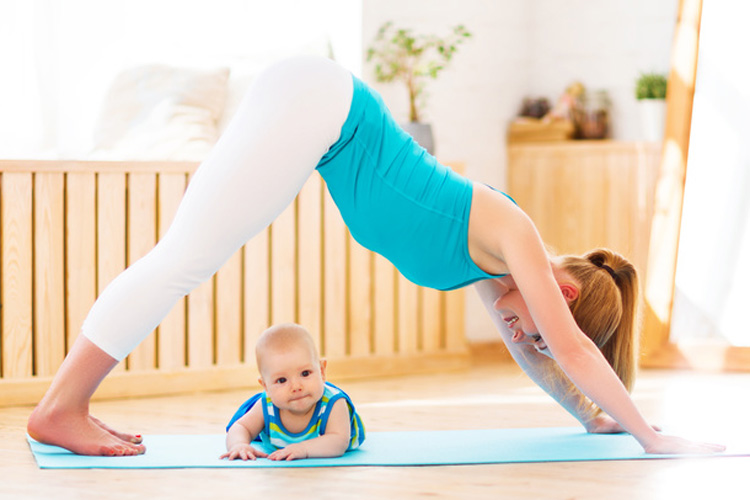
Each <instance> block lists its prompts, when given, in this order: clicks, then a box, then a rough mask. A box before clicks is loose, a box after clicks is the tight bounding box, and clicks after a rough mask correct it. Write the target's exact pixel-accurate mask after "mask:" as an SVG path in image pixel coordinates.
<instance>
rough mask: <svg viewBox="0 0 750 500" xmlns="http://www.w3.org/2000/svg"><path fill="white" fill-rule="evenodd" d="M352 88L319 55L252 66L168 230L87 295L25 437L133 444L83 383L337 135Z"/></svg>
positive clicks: (276, 204) (210, 264)
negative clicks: (72, 339) (97, 292)
mask: <svg viewBox="0 0 750 500" xmlns="http://www.w3.org/2000/svg"><path fill="white" fill-rule="evenodd" d="M352 92H353V87H352V80H351V75H350V74H349V73H348V72H347V71H345V70H344V69H343V68H341V67H339V66H337V65H335V64H334V63H332V62H331V61H328V60H325V59H319V58H295V59H291V60H289V61H285V62H282V63H280V64H278V65H275V66H273V67H272V68H271V69H270V70H268V71H266V72H264V73H263V74H262V75H260V76H259V77H258V79H257V80H256V82H255V83H254V84H253V86H252V88H251V89H250V91H249V92H248V95H247V96H246V97H245V99H244V101H243V103H242V105H241V107H240V109H239V111H238V113H237V115H236V117H235V118H234V119H233V120H232V122H231V123H230V125H229V127H228V129H227V131H226V132H225V133H224V135H223V136H222V137H221V139H220V140H219V142H218V143H217V144H216V147H215V148H214V149H213V151H212V152H211V154H210V155H209V157H208V158H207V159H206V160H205V161H204V162H203V164H202V165H201V166H200V168H199V169H198V171H197V172H196V173H195V175H194V176H193V179H192V181H191V182H190V185H189V187H188V189H187V191H186V193H185V196H184V198H183V200H182V202H181V204H180V207H179V209H178V210H177V214H176V215H175V219H174V221H173V223H172V225H171V226H170V228H169V231H167V233H166V234H165V235H164V237H163V238H162V240H161V241H160V242H159V243H158V244H157V245H156V247H154V249H153V250H152V251H151V252H149V253H148V254H147V255H146V256H144V257H143V258H142V259H140V260H139V261H137V262H136V263H134V264H133V265H132V266H130V267H129V268H128V269H126V270H125V271H124V272H123V273H122V274H120V275H119V276H118V277H117V278H116V279H115V280H114V281H113V282H112V283H111V284H110V285H109V286H108V287H107V288H106V289H105V290H104V292H103V293H102V294H101V296H100V297H99V298H98V299H97V301H96V303H95V304H94V306H93V307H92V309H91V311H90V312H89V315H88V317H87V318H86V321H85V322H84V325H83V328H82V333H83V336H82V337H83V338H79V339H78V340H77V341H76V343H75V344H74V346H73V348H72V350H71V352H70V353H69V354H68V357H67V359H66V360H65V362H64V363H63V366H62V367H61V369H60V371H59V372H58V374H57V375H56V377H55V380H54V382H53V384H52V386H51V387H50V389H49V391H48V393H47V394H46V395H45V397H44V398H43V399H42V401H41V402H40V404H39V406H38V407H37V409H36V410H35V411H34V413H33V414H32V416H31V418H30V419H29V425H28V430H29V434H30V435H31V436H32V437H34V438H36V439H38V440H40V441H43V442H46V443H50V444H58V445H61V446H63V447H65V448H68V449H71V450H72V451H75V452H77V453H83V454H101V453H104V454H112V453H114V454H132V453H139V452H142V447H138V446H136V445H134V444H133V442H132V441H137V439H135V438H134V437H131V436H129V435H126V434H118V433H113V432H109V429H105V428H104V427H103V424H101V425H100V424H99V423H98V421H95V420H92V418H91V417H90V416H89V414H88V402H89V399H90V398H91V395H92V394H93V392H94V390H96V387H98V385H99V383H100V382H101V380H102V379H103V378H104V377H105V376H106V374H107V373H109V371H110V370H111V369H112V368H113V367H114V366H115V365H116V364H117V361H119V360H121V359H123V358H124V357H125V356H127V355H128V353H130V351H132V350H133V349H134V348H135V347H136V346H137V345H138V344H139V343H140V342H141V341H142V340H143V339H144V338H145V337H146V336H147V335H148V334H149V332H151V331H152V330H153V329H154V328H155V327H156V326H157V325H158V324H159V323H160V322H161V320H162V319H163V318H164V316H166V314H167V313H168V312H169V310H170V309H171V308H172V306H173V305H174V303H175V302H176V301H177V300H178V299H179V298H180V297H183V296H184V295H186V294H187V293H189V292H190V291H191V290H192V289H193V288H195V287H196V286H197V285H199V284H200V283H202V282H203V281H205V280H207V279H208V278H209V277H210V276H211V275H213V274H214V273H215V272H216V271H217V270H218V269H219V267H221V265H222V264H223V263H224V262H225V261H226V260H227V259H228V258H229V257H231V256H232V255H233V254H234V253H235V252H236V251H237V250H238V249H239V248H240V247H241V246H242V245H243V244H244V243H245V242H246V241H247V240H248V239H250V238H252V237H253V236H254V235H255V234H257V233H258V232H260V231H261V230H262V229H263V228H265V227H266V226H267V225H268V224H270V223H271V222H272V221H273V220H274V219H275V218H276V217H277V216H278V215H279V214H280V213H281V212H282V211H283V210H284V209H285V208H286V206H287V205H288V204H289V203H290V202H291V201H292V200H293V199H294V197H295V196H296V195H297V193H298V192H299V190H300V189H301V188H302V186H303V185H304V183H305V181H306V180H307V178H308V177H309V176H310V174H311V173H312V172H313V170H314V169H315V167H316V166H317V164H318V162H319V161H320V158H321V157H322V156H323V155H324V154H325V153H326V151H327V150H328V149H329V147H330V146H331V145H333V144H334V143H335V141H336V140H337V139H338V137H339V134H340V132H341V127H342V125H343V124H344V122H345V120H346V117H347V114H348V112H349V106H350V104H351V97H352ZM53 416H54V417H55V418H52V417H53ZM92 423H93V424H96V425H92ZM97 428H98V429H97ZM103 429H104V430H106V431H107V432H102V430H103ZM105 434H106V436H105ZM118 436H119V437H118ZM123 437H124V438H125V439H121V438H123ZM113 439H114V441H113Z"/></svg>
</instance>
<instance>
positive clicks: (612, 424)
mask: <svg viewBox="0 0 750 500" xmlns="http://www.w3.org/2000/svg"><path fill="white" fill-rule="evenodd" d="M585 427H586V432H589V433H591V434H619V433H621V432H625V429H623V428H622V426H621V425H620V424H618V423H617V421H616V420H615V419H614V418H612V417H610V416H609V415H607V414H606V413H599V414H598V415H597V416H595V417H594V418H592V419H591V420H589V421H588V422H586V424H585ZM651 428H652V429H654V430H655V431H657V432H658V431H661V428H660V427H659V426H658V425H652V426H651Z"/></svg>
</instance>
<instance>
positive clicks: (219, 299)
mask: <svg viewBox="0 0 750 500" xmlns="http://www.w3.org/2000/svg"><path fill="white" fill-rule="evenodd" d="M241 308H242V250H239V251H237V252H235V254H234V255H232V256H231V257H230V258H229V260H228V261H227V262H226V263H224V265H223V266H222V267H221V269H219V271H218V272H217V273H216V363H217V364H218V365H231V364H236V363H239V362H240V359H241V357H242V310H241Z"/></svg>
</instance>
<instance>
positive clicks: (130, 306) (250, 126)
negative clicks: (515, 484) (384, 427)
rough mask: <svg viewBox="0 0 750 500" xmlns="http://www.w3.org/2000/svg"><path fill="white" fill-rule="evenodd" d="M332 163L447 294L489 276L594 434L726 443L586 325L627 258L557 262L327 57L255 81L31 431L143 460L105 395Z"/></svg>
mask: <svg viewBox="0 0 750 500" xmlns="http://www.w3.org/2000/svg"><path fill="white" fill-rule="evenodd" d="M316 169H317V170H318V172H319V173H320V174H321V175H322V176H323V178H324V179H325V181H326V185H327V187H328V189H329V191H330V193H331V196H332V197H333V199H334V201H335V203H336V205H337V206H338V208H339V210H340V211H341V214H342V216H343V218H344V221H345V222H346V224H347V226H348V227H349V230H350V231H351V233H352V235H353V236H354V237H355V238H356V239H357V240H358V241H359V242H360V243H362V244H363V245H364V246H365V247H367V248H370V249H371V250H373V251H376V252H379V253H380V254H382V255H384V256H385V257H387V258H388V259H389V260H391V262H393V263H394V265H395V266H396V267H397V268H398V269H399V270H400V271H401V273H402V274H403V275H404V276H406V277H407V278H409V279H410V280H412V281H414V282H415V283H417V284H419V285H423V286H429V287H433V288H437V289H442V290H447V289H451V288H457V287H461V286H467V285H468V284H471V283H477V288H478V289H479V292H480V294H481V296H482V298H483V300H484V302H485V304H486V305H487V308H488V310H489V311H490V314H491V315H492V317H493V319H494V320H495V323H496V324H497V325H498V329H499V330H500V332H501V334H502V335H503V338H504V340H505V341H506V343H508V345H509V346H510V348H511V350H512V352H513V353H514V356H515V357H516V359H517V360H519V363H521V366H522V367H523V368H524V369H525V370H526V371H527V372H528V373H529V374H530V375H531V376H532V378H534V380H536V381H537V382H538V383H539V384H540V385H542V387H544V388H545V389H547V390H548V391H549V392H550V393H551V394H552V395H553V396H554V397H556V398H557V399H558V401H560V402H561V404H563V406H565V407H566V408H567V409H568V410H569V411H572V412H573V413H574V414H575V415H576V416H577V417H578V418H579V419H581V421H582V422H584V423H585V424H586V425H587V428H589V429H591V430H594V431H607V430H619V427H618V424H619V426H621V427H622V429H624V430H625V431H627V432H630V433H631V434H633V436H635V437H636V439H638V441H639V442H640V443H641V444H642V445H643V447H644V449H645V450H646V451H648V452H653V453H680V452H691V451H692V452H711V451H717V450H720V449H722V447H720V446H714V445H707V444H697V443H690V442H687V441H684V440H681V439H679V438H675V437H668V436H662V435H660V434H657V433H656V432H655V431H654V430H653V429H652V428H651V427H650V426H649V425H648V424H647V423H646V422H645V421H644V419H643V417H642V416H641V415H640V414H639V413H638V410H637V409H636V408H635V405H634V404H633V402H632V401H631V399H630V397H629V395H628V392H627V390H626V388H625V387H624V386H623V384H622V382H621V381H620V380H619V379H618V377H617V375H616V374H615V372H614V371H613V370H612V368H611V367H610V364H609V363H608V362H607V360H606V359H605V358H604V356H603V355H602V353H601V352H600V351H599V349H598V348H597V346H596V345H595V344H594V342H592V341H591V340H590V339H589V338H588V337H587V336H586V335H585V334H584V333H583V332H582V331H581V329H580V328H579V326H578V324H576V321H575V320H574V318H573V316H572V314H571V309H570V308H569V305H568V302H570V304H573V303H574V302H577V303H578V302H580V303H581V304H582V305H584V306H585V305H586V304H583V303H584V302H586V300H584V299H585V297H591V296H593V297H599V296H600V295H601V294H609V295H613V294H614V296H618V294H619V293H620V292H617V289H618V288H617V286H615V279H616V278H615V277H616V276H617V273H618V272H619V270H615V269H614V264H612V263H609V261H607V262H604V261H603V260H602V261H600V262H599V261H597V262H598V263H599V264H600V266H596V265H595V264H594V263H592V262H593V261H592V260H590V259H589V263H588V266H587V265H586V263H585V262H583V263H582V265H583V266H584V267H589V268H592V269H593V268H596V269H594V270H595V271H596V272H598V273H599V274H600V275H601V277H605V273H606V277H607V278H608V279H609V280H610V281H609V282H607V285H605V286H604V287H603V288H602V281H601V280H595V281H593V282H591V283H587V282H584V281H583V280H582V279H581V277H579V276H578V275H577V274H576V273H575V272H573V271H572V270H571V269H572V267H571V266H568V265H567V264H565V261H560V262H558V261H555V262H554V266H553V265H551V263H550V259H549V257H548V255H547V253H546V251H545V250H544V247H543V245H542V242H541V240H540V238H539V235H538V233H537V231H536V229H535V227H534V225H533V224H532V223H531V221H530V220H529V218H528V217H527V216H526V215H525V214H524V213H523V212H522V211H521V210H520V209H519V208H518V207H517V206H516V205H515V203H513V201H512V200H510V199H509V198H508V197H507V196H505V195H503V194H502V193H499V192H497V191H494V190H492V189H490V188H488V187H486V186H483V185H480V184H475V183H473V182H471V181H469V180H468V179H465V178H464V177H461V176H459V175H457V174H455V173H454V172H452V171H451V170H450V169H447V168H446V167H444V166H442V165H440V164H438V163H437V162H436V160H435V159H434V158H433V157H432V156H430V155H428V154H426V153H425V151H424V150H423V149H422V148H420V147H419V146H418V145H417V144H416V143H415V142H414V141H413V140H412V139H411V138H410V137H409V136H408V135H407V134H406V133H404V132H403V131H402V130H401V129H400V128H399V127H398V126H397V125H396V124H395V122H394V121H393V119H392V117H391V115H390V113H389V112H388V110H387V109H386V107H385V105H384V104H383V102H382V100H381V99H380V97H379V96H378V95H377V94H375V93H374V92H373V91H372V90H371V89H370V88H369V87H367V86H366V85H365V84H364V83H362V82H361V81H359V80H358V79H356V78H354V77H352V75H351V74H349V73H348V72H347V71H346V70H344V69H343V68H341V67H339V66H337V65H336V64H335V63H333V62H331V61H328V60H325V59H318V58H295V59H291V60H288V61H285V62H282V63H280V64H277V65H275V66H273V67H272V68H270V69H269V70H267V71H266V72H264V73H263V74H262V75H261V76H259V77H258V79H257V80H256V81H255V82H254V84H253V86H252V88H251V89H250V91H249V92H248V95H247V96H246V97H245V99H244V101H243V103H242V105H241V107H240V110H239V111H238V113H237V115H236V117H235V118H234V119H233V120H232V123H231V124H230V126H229V127H228V129H227V131H226V133H225V134H224V135H223V136H222V137H221V139H220V140H219V141H218V143H217V145H216V147H215V148H214V149H213V151H212V152H211V154H210V155H209V157H208V158H207V159H206V160H205V161H204V162H203V164H202V165H201V166H200V167H199V169H198V170H197V172H196V174H195V175H194V177H193V180H192V181H191V183H190V185H189V187H188V189H187V191H186V193H185V196H184V198H183V200H182V203H181V204H180V207H179V209H178V211H177V214H176V216H175V219H174V222H173V223H172V226H171V227H170V229H169V231H168V232H167V234H165V236H164V237H163V239H162V240H161V241H160V242H159V243H158V245H157V246H156V247H155V248H154V249H153V250H152V251H151V252H150V253H149V254H147V255H146V256H145V257H143V258H142V259H140V260H139V261H138V262H136V263H134V264H133V265H132V266H131V267H130V268H128V269H127V270H126V271H124V272H123V273H122V274H121V275H120V276H118V277H117V278H116V279H115V280H114V281H113V282H112V283H111V284H110V285H109V286H108V287H107V289H106V290H105V291H104V292H103V294H102V295H101V296H100V297H99V299H98V300H97V302H96V303H95V304H94V306H93V308H92V309H91V311H90V313H89V315H88V317H87V319H86V321H85V322H84V325H83V328H82V332H81V333H82V335H79V337H78V339H77V340H76V342H75V344H74V346H73V348H72V349H71V351H70V353H69V354H68V356H67V358H66V359H65V361H64V363H63V364H62V366H61V368H60V370H59V372H58V374H57V375H56V377H55V379H54V380H53V383H52V385H51V387H50V389H49V390H48V392H47V394H46V395H45V396H44V398H43V399H42V401H41V402H40V403H39V405H38V406H37V408H36V409H35V410H34V412H33V413H32V415H31V417H30V419H29V423H28V432H29V435H31V436H32V437H33V438H35V439H37V440H39V441H42V442H45V443H49V444H55V445H59V446H62V447H64V448H67V449H69V450H71V451H73V452H75V453H80V454H89V455H101V454H103V455H132V454H138V453H143V452H144V451H145V448H144V447H143V445H141V444H140V441H141V439H140V437H139V436H134V435H130V434H124V433H119V432H116V431H114V430H112V429H110V428H108V427H107V426H106V425H104V424H103V423H101V422H99V421H98V420H96V419H94V418H93V417H91V416H90V415H89V411H88V405H89V400H90V398H91V395H92V394H93V392H94V391H95V390H96V388H97V386H98V385H99V383H100V382H101V380H102V379H103V378H104V377H105V376H106V375H107V373H109V371H110V370H111V369H112V368H113V367H114V366H115V365H116V364H117V362H118V361H119V360H121V359H123V358H124V357H125V356H127V354H128V353H129V352H130V351H132V350H133V349H134V348H135V346H136V345H137V344H138V343H139V342H141V341H142V340H143V338H144V337H145V336H146V335H148V333H149V332H150V331H152V330H153V329H154V328H155V327H156V326H157V325H158V324H159V322H160V321H161V320H162V318H163V317H164V316H165V315H166V314H167V313H168V312H169V310H170V309H171V307H172V306H173V304H174V303H175V301H176V300H178V299H179V298H180V297H182V296H184V295H185V294H187V293H189V292H190V290H192V289H193V288H195V287H196V286H197V285H198V284H200V283H201V282H203V281H205V280H207V279H208V278H209V277H210V276H211V275H212V274H213V273H214V272H216V271H217V270H218V269H219V267H220V266H221V265H222V264H223V263H224V262H225V261H226V259H228V258H229V257H230V256H231V255H232V254H233V253H234V252H235V251H236V250H237V249H238V248H239V247H240V246H242V245H243V244H244V243H245V242H246V241H247V240H249V239H250V238H252V237H253V236H254V235H255V234H257V233H258V232H260V231H261V230H262V229H263V228H264V227H266V226H267V225H268V224H270V223H271V222H272V221H273V220H274V218H275V217H277V216H278V215H279V214H280V213H281V212H282V211H283V210H284V208H285V207H286V206H287V205H288V204H289V203H291V202H292V200H293V199H294V197H295V196H296V194H297V193H298V192H299V190H300V189H301V188H302V186H303V184H304V183H305V181H306V180H307V178H308V177H309V176H310V175H311V174H312V172H313V170H316ZM605 266H607V267H605ZM608 269H609V270H608ZM610 270H611V271H612V273H613V274H614V275H615V277H612V276H610V275H609V272H610ZM621 281H622V280H621ZM622 282H623V283H624V281H622ZM600 288H601V290H600ZM605 289H606V290H609V292H606V293H605V292H603V291H602V290H605ZM613 290H614V292H613ZM561 291H562V293H561ZM628 300H630V299H628ZM615 305H617V304H615ZM624 307H625V308H626V309H627V310H626V311H624V312H622V313H621V314H620V316H627V317H632V315H633V311H634V307H632V304H624ZM587 310H588V312H585V311H587ZM582 311H584V312H583V313H581V314H579V316H581V318H579V322H580V321H583V324H588V322H591V318H589V316H597V317H598V316H599V315H601V314H605V315H611V314H610V312H607V311H602V308H601V307H599V308H594V309H590V308H589V309H587V308H586V307H583V309H582ZM593 323H599V321H598V320H596V321H594V322H593ZM617 323H618V325H619V323H620V320H619V319H618V321H617ZM506 327H508V328H510V330H508V329H507V328H506ZM627 329H628V330H629V331H627V332H624V333H623V334H624V335H627V336H629V337H631V338H632V336H633V331H634V329H633V328H632V324H630V326H629V327H628V328H627ZM511 331H512V332H513V333H512V334H511ZM608 335H610V336H611V332H610V333H609V334H608ZM618 335H619V334H618ZM599 336H600V334H599V333H598V332H597V333H595V337H596V338H598V337H599ZM605 336H606V335H605ZM606 344H607V343H606V342H605V343H604V344H603V345H606ZM536 350H539V351H541V352H544V353H546V354H549V356H550V357H552V358H554V360H555V362H556V363H557V365H559V366H560V368H561V369H562V371H563V372H564V373H565V375H566V376H567V378H569V379H570V381H572V383H573V384H574V385H575V387H576V388H577V389H578V390H579V391H580V392H581V393H583V394H584V395H585V396H586V397H588V398H589V399H590V400H591V401H592V402H593V403H594V404H596V405H597V406H598V407H599V408H601V409H602V410H603V411H604V412H606V414H607V415H610V416H611V418H610V417H606V416H602V415H599V416H597V417H595V418H594V419H592V418H591V417H590V415H588V413H589V412H588V411H587V410H586V409H585V407H584V406H583V405H580V404H577V403H575V401H576V400H577V399H579V398H578V394H579V393H578V391H574V390H571V389H570V388H568V387H566V385H565V384H560V383H559V382H557V380H558V379H557V378H555V377H549V376H547V374H549V373H551V372H550V368H549V365H550V364H549V363H546V362H543V361H540V360H541V359H542V358H539V357H536V356H534V354H535V351H536ZM622 356H632V351H631V352H630V353H629V354H628V353H623V354H622ZM544 359H545V360H546V359H547V358H546V357H545V358H544ZM612 419H614V420H612Z"/></svg>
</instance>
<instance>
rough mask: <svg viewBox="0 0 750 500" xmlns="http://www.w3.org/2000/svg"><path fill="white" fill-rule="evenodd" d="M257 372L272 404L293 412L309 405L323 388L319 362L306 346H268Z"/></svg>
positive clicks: (306, 410)
mask: <svg viewBox="0 0 750 500" xmlns="http://www.w3.org/2000/svg"><path fill="white" fill-rule="evenodd" d="M261 376H262V381H263V384H264V388H265V390H266V393H267V394H268V395H269V396H270V397H271V401H273V404H274V405H276V406H277V407H278V408H279V409H281V410H286V411H289V412H292V413H294V414H297V415H303V414H305V413H307V412H309V411H310V410H311V409H313V408H314V407H315V405H316V403H317V402H318V401H319V400H320V398H322V397H323V392H324V390H325V384H324V381H325V378H324V374H323V368H322V364H321V362H320V361H318V360H316V358H315V356H314V355H313V353H311V352H310V349H308V348H307V347H306V346H294V347H291V348H287V349H284V350H280V349H269V350H268V351H267V352H266V353H265V354H264V356H263V370H262V372H261Z"/></svg>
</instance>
